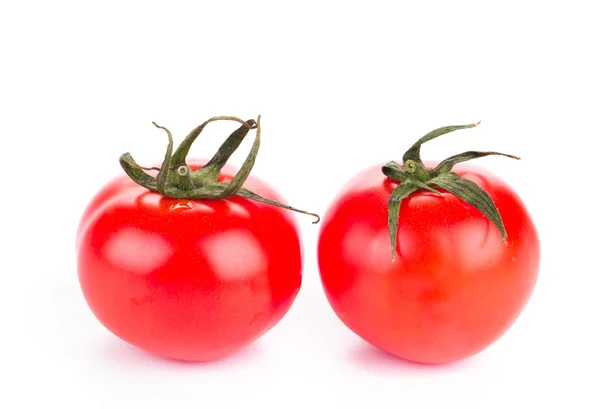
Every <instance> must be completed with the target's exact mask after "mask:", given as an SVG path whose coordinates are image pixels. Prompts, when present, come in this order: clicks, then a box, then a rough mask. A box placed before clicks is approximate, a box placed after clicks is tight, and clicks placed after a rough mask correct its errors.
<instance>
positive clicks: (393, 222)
mask: <svg viewBox="0 0 600 409" xmlns="http://www.w3.org/2000/svg"><path fill="white" fill-rule="evenodd" d="M417 190H419V188H418V187H417V186H415V185H413V184H412V183H411V182H405V183H401V184H400V185H398V187H396V189H394V191H393V192H392V195H391V196H390V200H389V204H388V229H389V231H390V240H391V242H392V262H394V260H396V242H397V239H398V219H399V217H400V205H401V204H402V200H403V199H404V198H406V197H408V196H409V195H410V194H411V193H414V192H416V191H417Z"/></svg>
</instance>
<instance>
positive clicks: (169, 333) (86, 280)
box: [77, 161, 302, 361]
mask: <svg viewBox="0 0 600 409" xmlns="http://www.w3.org/2000/svg"><path fill="white" fill-rule="evenodd" d="M188 163H189V164H190V167H192V169H197V168H198V167H199V163H200V162H193V161H189V162H188ZM233 174H234V173H233V170H232V169H231V168H228V167H225V168H224V170H223V171H222V172H221V177H220V179H219V181H227V180H231V179H232V177H233ZM244 186H245V187H247V188H248V189H250V190H252V191H254V192H255V193H257V194H259V195H262V196H263V197H266V198H270V199H274V200H278V201H281V200H282V198H281V197H280V195H279V194H277V192H275V191H274V190H273V189H271V188H270V187H269V186H268V185H266V184H265V183H264V182H262V181H260V180H257V179H256V178H252V177H250V178H249V179H248V180H247V181H246V183H245V184H244ZM77 267H78V274H79V281H80V284H81V288H82V290H83V294H84V296H85V299H86V301H87V303H88V305H89V306H90V308H91V310H92V311H93V313H94V314H95V315H96V317H97V318H98V319H99V320H100V321H101V322H102V324H104V326H105V327H106V328H108V329H109V330H110V331H111V332H113V333H114V334H115V335H117V336H118V337H120V338H122V339H123V340H125V341H127V342H129V343H131V344H133V345H135V346H137V347H140V348H142V349H144V350H146V351H149V352H152V353H154V354H157V355H161V356H164V357H168V358H173V359H179V360H187V361H205V360H210V359H215V358H219V357H223V356H225V355H227V354H230V353H232V352H234V351H235V350H237V349H239V348H241V347H243V346H245V345H248V344H249V343H251V342H252V341H254V340H255V339H257V338H258V337H259V336H260V335H261V334H263V333H264V332H266V331H267V330H269V329H270V328H271V327H272V326H273V325H275V324H276V323H277V322H278V321H279V320H280V319H281V318H282V317H283V316H284V315H285V313H286V312H287V311H288V309H289V308H290V306H291V305H292V303H293V301H294V299H295V297H296V294H297V293H298V291H299V289H300V284H301V278H302V276H301V274H302V247H301V240H300V235H299V232H298V228H297V226H296V222H295V219H294V216H293V215H291V214H290V212H289V211H287V210H283V209H280V208H278V207H274V206H270V205H267V204H263V203H258V202H255V201H251V200H248V199H245V198H241V197H233V198H230V199H226V200H212V201H210V200H188V199H184V200H181V199H172V198H167V197H163V196H161V195H160V194H158V193H155V192H151V191H149V190H147V189H145V188H143V187H141V186H138V185H137V184H135V183H134V182H133V181H131V180H130V179H129V178H128V177H127V176H125V175H124V176H122V177H119V178H117V179H115V180H113V181H111V182H110V183H109V184H107V185H106V186H105V187H104V188H103V189H101V191H100V192H98V194H97V195H96V197H95V198H94V199H93V200H92V201H91V203H90V204H89V206H88V208H87V209H86V210H85V212H84V215H83V217H82V219H81V223H80V226H79V231H78V237H77Z"/></svg>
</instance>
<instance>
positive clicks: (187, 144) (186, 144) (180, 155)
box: [171, 116, 251, 170]
mask: <svg viewBox="0 0 600 409" xmlns="http://www.w3.org/2000/svg"><path fill="white" fill-rule="evenodd" d="M215 121H234V122H239V123H241V124H242V125H244V126H246V127H247V128H248V129H250V128H251V126H250V125H248V124H247V123H246V121H243V120H241V119H239V118H236V117H234V116H215V117H212V118H210V119H209V120H207V121H205V122H204V123H202V124H200V125H198V126H197V127H195V128H194V129H192V131H191V132H190V133H189V134H188V136H186V137H185V139H184V140H183V142H181V144H180V145H179V146H178V147H177V150H176V151H175V153H174V154H173V157H172V158H171V163H172V164H171V170H174V169H177V168H178V167H180V166H181V165H185V158H186V157H187V155H188V153H189V152H190V148H191V147H192V145H193V143H194V142H195V141H196V138H198V136H199V135H200V133H201V132H202V131H203V130H204V128H206V125H208V124H209V123H211V122H215Z"/></svg>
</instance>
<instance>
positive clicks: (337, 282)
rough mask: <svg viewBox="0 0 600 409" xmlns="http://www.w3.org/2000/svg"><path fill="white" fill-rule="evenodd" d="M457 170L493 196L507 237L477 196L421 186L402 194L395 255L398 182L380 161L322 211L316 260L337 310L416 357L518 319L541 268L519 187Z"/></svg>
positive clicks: (490, 337) (355, 327) (482, 342)
mask: <svg viewBox="0 0 600 409" xmlns="http://www.w3.org/2000/svg"><path fill="white" fill-rule="evenodd" d="M400 163H401V162H400ZM428 165H432V164H428ZM454 171H455V172H456V173H458V174H459V175H460V176H462V177H465V178H467V179H470V180H472V181H473V182H475V183H477V184H478V185H479V186H480V187H482V188H483V189H484V190H485V191H486V192H488V194H489V195H490V196H491V198H492V200H493V201H494V203H495V204H496V206H497V208H498V210H499V212H500V214H501V216H502V218H503V221H504V224H505V227H506V231H507V233H508V239H507V242H506V243H505V244H504V243H502V240H501V236H500V233H499V231H498V230H497V228H496V227H495V226H494V225H493V224H492V223H491V222H490V221H489V220H488V219H487V218H486V217H485V216H483V215H482V214H481V213H480V212H479V211H478V210H477V209H475V208H474V207H472V206H471V205H469V204H467V203H465V202H463V201H462V200H460V199H458V198H457V197H456V196H454V195H452V194H450V193H448V192H446V191H443V190H441V191H442V192H443V196H442V197H439V196H436V195H434V194H432V193H429V192H425V191H419V192H417V193H415V194H413V195H411V196H410V197H409V198H407V199H405V200H404V201H403V202H402V204H401V209H400V219H399V230H398V244H397V248H396V259H395V261H394V262H392V258H391V244H390V237H389V230H388V221H387V215H388V210H387V209H388V200H389V197H390V195H391V193H392V190H393V189H394V188H395V187H396V186H397V185H398V182H395V181H393V180H391V179H388V178H386V177H385V176H384V175H383V174H382V173H381V166H375V167H373V168H370V169H367V170H365V171H363V172H361V173H360V174H358V175H357V176H356V177H354V178H353V179H352V180H351V181H350V182H349V183H348V184H347V185H346V187H345V188H344V189H343V191H342V192H341V193H340V194H339V196H338V197H337V199H336V200H335V201H334V202H333V204H332V205H331V206H330V208H329V209H328V211H327V213H326V215H325V217H324V219H323V221H322V227H321V231H320V237H319V248H318V253H319V268H320V274H321V280H322V283H323V287H324V289H325V293H326V295H327V298H328V300H329V302H330V304H331V306H332V308H333V309H334V311H335V313H336V314H337V315H338V316H339V318H340V319H341V320H342V321H343V322H344V323H345V324H346V325H347V326H348V327H349V328H350V329H351V330H352V331H354V332H355V333H356V334H358V335H359V336H360V337H362V338H363V339H364V340H366V341H367V342H369V343H371V344H373V345H375V346H377V347H379V348H381V349H383V350H385V351H387V352H389V353H391V354H394V355H397V356H399V357H401V358H404V359H408V360H412V361H417V362H423V363H446V362H451V361H455V360H459V359H462V358H465V357H468V356H471V355H473V354H476V353H477V352H479V351H481V350H483V349H484V348H486V347H487V346H489V345H490V344H491V343H493V342H494V341H495V340H496V339H498V338H499V337H500V336H501V335H502V334H503V333H504V332H505V331H506V330H507V329H508V328H509V327H510V326H511V324H512V323H513V322H514V321H515V320H516V318H517V317H518V315H519V314H520V312H521V311H522V309H523V308H524V306H525V305H526V303H527V301H528V299H529V298H530V296H531V294H532V291H533V288H534V285H535V283H536V279H537V275H538V267H539V260H540V247H539V239H538V235H537V232H536V229H535V227H534V224H533V222H532V220H531V218H530V215H529V214H528V212H527V210H526V208H525V206H524V205H523V203H522V201H521V200H520V199H519V197H518V196H517V194H516V193H515V192H514V191H513V190H512V189H511V188H510V187H509V186H508V185H507V184H506V183H504V182H503V181H502V180H500V179H499V178H497V177H495V176H493V175H491V174H490V173H487V172H486V171H484V170H482V169H479V168H475V167H472V166H469V165H462V166H456V167H455V169H454Z"/></svg>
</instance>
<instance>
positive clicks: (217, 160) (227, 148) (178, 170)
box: [119, 115, 321, 224]
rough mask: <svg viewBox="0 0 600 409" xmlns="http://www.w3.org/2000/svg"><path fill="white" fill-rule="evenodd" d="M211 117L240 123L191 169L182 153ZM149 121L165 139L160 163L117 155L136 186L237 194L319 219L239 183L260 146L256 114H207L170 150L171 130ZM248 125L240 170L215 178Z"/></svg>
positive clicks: (168, 192) (199, 195)
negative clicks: (245, 116) (149, 163)
mask: <svg viewBox="0 0 600 409" xmlns="http://www.w3.org/2000/svg"><path fill="white" fill-rule="evenodd" d="M215 121H233V122H238V123H240V124H241V126H240V127H239V128H238V129H237V130H235V131H234V132H233V133H232V134H231V135H229V137H228V138H227V139H226V140H225V142H223V144H222V145H221V147H220V148H219V149H218V151H217V153H216V154H215V155H214V156H213V157H212V159H211V160H210V161H208V163H206V165H204V166H203V167H201V168H200V169H198V170H196V171H193V170H192V169H191V168H190V167H189V166H188V165H187V164H186V157H187V155H188V153H189V151H190V148H191V147H192V144H193V143H194V141H195V140H196V138H197V137H198V136H199V135H200V133H201V132H202V131H203V130H204V128H205V127H206V125H208V124H209V123H211V122H215ZM152 123H153V124H154V126H156V127H157V128H159V129H162V130H164V131H165V132H166V133H167V137H168V139H169V143H168V145H167V151H166V153H165V159H164V161H163V163H162V165H161V167H160V168H147V167H142V166H140V165H138V164H137V163H136V162H135V160H134V159H133V157H132V156H131V154H130V153H124V154H123V155H121V157H120V158H119V163H120V164H121V167H122V168H123V170H124V171H125V173H126V174H127V175H128V176H129V177H130V178H131V179H132V180H133V181H134V182H136V183H137V184H139V185H140V186H143V187H145V188H147V189H149V190H152V191H155V192H158V193H160V194H161V195H163V196H166V197H172V198H178V199H206V200H219V199H227V198H229V197H232V196H236V195H237V196H241V197H244V198H247V199H251V200H255V201H257V202H262V203H266V204H269V205H273V206H277V207H281V208H284V209H287V210H292V211H294V212H298V213H302V214H307V215H310V216H314V217H315V218H316V220H315V221H314V222H313V224H316V223H318V222H319V221H320V220H321V218H320V217H319V215H318V214H316V213H311V212H307V211H305V210H300V209H297V208H295V207H292V206H288V205H285V204H283V203H279V202H277V201H275V200H271V199H267V198H264V197H262V196H260V195H258V194H256V193H254V192H251V191H250V190H248V189H245V188H244V187H243V184H244V182H245V181H246V179H247V178H248V176H249V175H250V171H251V170H252V167H253V166H254V162H255V161H256V156H257V155H258V149H259V147H260V131H261V128H260V115H259V116H258V118H257V119H256V120H254V119H250V120H247V121H244V120H242V119H239V118H236V117H232V116H216V117H213V118H210V119H208V120H207V121H205V122H204V123H202V124H201V125H199V126H197V127H196V128H194V129H193V130H192V131H191V132H190V133H189V134H188V136H187V137H186V138H185V139H184V140H183V142H181V144H180V145H179V146H178V148H177V149H176V150H175V152H173V136H172V135H171V132H170V131H169V130H168V129H167V128H165V127H163V126H160V125H157V124H156V123H155V122H152ZM251 129H256V135H255V138H254V143H253V144H252V148H251V149H250V152H249V154H248V156H247V157H246V159H245V161H244V163H243V164H242V166H241V168H240V170H239V171H238V173H237V174H236V175H235V176H234V177H233V179H232V180H231V181H230V182H217V180H218V178H219V174H220V171H221V169H222V168H223V166H225V164H226V163H227V160H228V159H229V158H230V157H231V155H232V154H233V152H235V150H236V149H237V148H238V147H239V146H240V144H241V143H242V141H243V139H244V137H245V136H246V135H247V134H248V132H249V131H250V130H251ZM148 170H157V171H158V175H157V176H156V177H154V176H151V175H150V174H148V173H147V172H146V171H148Z"/></svg>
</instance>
